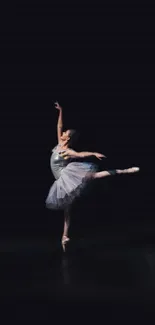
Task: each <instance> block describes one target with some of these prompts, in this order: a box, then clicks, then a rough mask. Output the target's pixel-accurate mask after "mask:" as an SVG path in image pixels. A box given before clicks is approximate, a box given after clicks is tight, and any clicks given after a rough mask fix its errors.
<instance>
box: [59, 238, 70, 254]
mask: <svg viewBox="0 0 155 325" xmlns="http://www.w3.org/2000/svg"><path fill="white" fill-rule="evenodd" d="M69 241H70V238H69V237H67V236H63V237H62V240H61V244H62V247H63V250H64V252H65V250H66V245H67V243H68V242H69Z"/></svg>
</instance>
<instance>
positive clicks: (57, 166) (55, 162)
mask: <svg viewBox="0 0 155 325" xmlns="http://www.w3.org/2000/svg"><path fill="white" fill-rule="evenodd" d="M62 151H63V150H62V149H61V148H60V147H59V145H57V146H56V147H55V148H54V149H53V150H52V155H51V159H50V165H51V170H52V173H53V175H54V177H55V178H56V179H58V178H59V177H60V174H61V170H62V169H63V168H64V167H65V166H67V165H68V163H69V161H70V159H64V157H62V156H61V152H62Z"/></svg>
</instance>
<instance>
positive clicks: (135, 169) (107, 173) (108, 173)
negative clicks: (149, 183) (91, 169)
mask: <svg viewBox="0 0 155 325" xmlns="http://www.w3.org/2000/svg"><path fill="white" fill-rule="evenodd" d="M138 171H139V167H131V168H127V169H113V170H104V171H101V172H97V173H94V174H93V178H103V177H106V176H112V175H116V174H131V173H136V172H138Z"/></svg>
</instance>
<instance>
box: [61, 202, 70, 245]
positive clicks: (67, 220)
mask: <svg viewBox="0 0 155 325" xmlns="http://www.w3.org/2000/svg"><path fill="white" fill-rule="evenodd" d="M69 226H70V207H69V206H68V207H67V208H66V209H65V211H64V231H63V236H62V246H63V249H64V251H65V245H66V243H67V242H68V241H69V240H70V239H69V237H68V232H69Z"/></svg>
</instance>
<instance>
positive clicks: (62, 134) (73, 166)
mask: <svg viewBox="0 0 155 325" xmlns="http://www.w3.org/2000/svg"><path fill="white" fill-rule="evenodd" d="M55 108H56V109H57V110H58V111H59V117H58V122H57V137H58V144H57V145H56V147H54V148H53V150H52V155H51V159H50V165H51V170H52V173H53V175H54V177H55V182H54V183H53V185H52V186H51V188H50V190H49V193H48V196H47V199H46V207H47V208H48V209H54V210H58V209H61V210H64V229H63V235H62V241H61V242H62V246H63V250H64V251H65V247H66V244H67V243H68V242H69V240H70V238H69V237H68V232H69V226H70V208H71V204H72V203H73V201H74V200H75V198H76V197H78V196H80V195H81V193H82V191H83V189H84V188H85V187H86V186H87V185H88V183H89V182H90V181H92V180H94V179H99V178H104V177H107V176H110V175H116V174H130V173H135V172H138V171H139V167H131V168H127V169H113V170H103V171H100V172H98V171H97V165H95V164H94V163H90V162H89V163H88V162H80V161H78V159H79V158H85V157H90V156H95V157H96V158H97V159H99V160H101V159H102V158H106V156H105V155H103V154H101V153H98V152H87V151H83V152H77V151H75V150H73V149H72V146H73V144H74V141H75V140H76V135H77V133H76V131H75V130H73V129H69V130H66V131H63V109H62V107H61V106H60V105H59V103H58V102H56V103H55Z"/></svg>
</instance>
